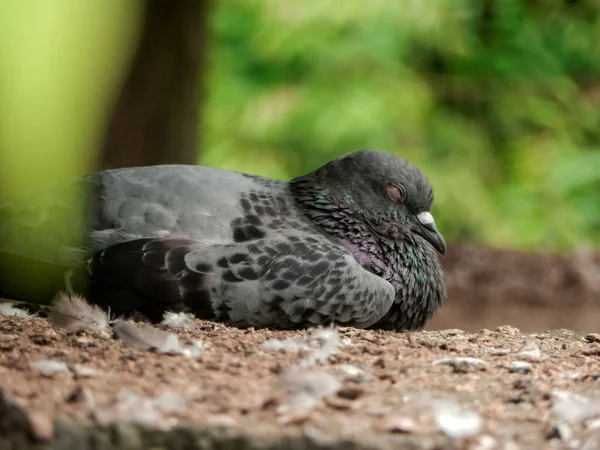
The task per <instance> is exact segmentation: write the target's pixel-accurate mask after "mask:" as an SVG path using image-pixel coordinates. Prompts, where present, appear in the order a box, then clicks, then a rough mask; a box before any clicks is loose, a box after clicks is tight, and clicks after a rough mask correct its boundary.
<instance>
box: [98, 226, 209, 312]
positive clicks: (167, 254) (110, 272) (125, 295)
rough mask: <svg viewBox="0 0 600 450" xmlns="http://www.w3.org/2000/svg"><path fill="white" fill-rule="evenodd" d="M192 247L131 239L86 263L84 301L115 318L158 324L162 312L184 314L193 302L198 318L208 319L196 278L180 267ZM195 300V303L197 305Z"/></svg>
mask: <svg viewBox="0 0 600 450" xmlns="http://www.w3.org/2000/svg"><path fill="white" fill-rule="evenodd" d="M198 245H199V244H198V243H197V242H196V241H193V240H189V239H151V238H147V239H146V238H144V239H136V240H133V241H128V242H123V243H120V244H117V245H113V246H112V247H109V248H107V249H105V250H102V251H100V252H98V253H96V254H95V255H94V256H93V258H92V259H91V260H90V263H89V273H90V278H91V281H90V294H89V295H90V300H91V301H92V302H93V303H96V304H99V305H101V306H103V307H105V308H110V309H111V311H113V312H114V313H115V314H125V315H126V314H129V313H132V312H138V313H141V314H143V315H144V316H146V317H147V318H149V319H150V320H152V321H153V322H160V321H161V320H162V318H163V314H164V313H165V311H172V312H189V311H190V308H189V307H188V306H187V305H186V300H187V301H189V300H190V299H193V300H195V301H194V302H193V303H194V305H195V308H194V310H193V312H194V313H195V314H196V316H197V317H199V318H205V319H209V318H214V314H213V310H212V308H211V305H210V304H209V303H207V302H206V301H198V300H199V297H200V296H201V292H202V288H203V280H202V276H201V275H200V274H198V273H195V272H192V271H190V270H189V269H186V267H185V255H186V254H187V253H189V252H190V251H191V248H192V246H198ZM200 300H201V299H200Z"/></svg>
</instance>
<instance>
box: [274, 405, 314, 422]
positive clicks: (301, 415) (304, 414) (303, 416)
mask: <svg viewBox="0 0 600 450" xmlns="http://www.w3.org/2000/svg"><path fill="white" fill-rule="evenodd" d="M310 419H311V413H310V411H309V410H306V409H305V410H297V411H292V412H289V413H287V414H283V415H282V416H280V417H279V418H278V419H277V423H278V424H279V425H302V424H303V423H306V422H308V421H309V420H310Z"/></svg>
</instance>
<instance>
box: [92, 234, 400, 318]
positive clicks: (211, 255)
mask: <svg viewBox="0 0 600 450" xmlns="http://www.w3.org/2000/svg"><path fill="white" fill-rule="evenodd" d="M90 273H91V277H92V280H93V282H94V283H105V285H106V286H110V285H114V286H115V287H116V286H119V288H120V290H121V291H123V289H122V288H129V289H130V290H131V295H137V296H140V295H141V296H143V297H144V300H143V301H140V302H139V303H138V305H139V310H140V311H141V312H142V313H146V314H148V315H150V316H151V315H152V310H153V307H156V310H157V311H163V310H165V309H167V310H172V311H186V310H189V311H192V312H194V313H195V314H196V315H197V316H199V317H203V318H207V319H209V318H216V319H219V320H226V321H230V322H232V323H235V324H238V325H248V326H272V325H277V326H279V327H282V328H297V327H302V326H308V325H318V324H325V323H331V322H335V323H340V324H344V325H349V326H355V327H361V328H363V327H368V326H369V325H372V324H373V323H375V322H376V321H377V320H378V319H380V318H381V317H382V316H383V315H384V314H385V313H386V312H387V311H388V310H389V308H390V307H391V305H392V303H393V301H394V296H395V291H394V288H393V287H392V286H391V284H389V283H388V282H387V281H385V280H383V279H382V278H379V277H377V276H375V275H373V274H371V273H369V272H367V271H365V270H364V269H362V268H361V267H360V265H359V264H358V263H357V262H356V260H354V258H353V257H352V256H351V255H350V254H349V253H347V252H346V251H345V249H343V248H342V247H340V246H338V245H337V244H335V243H333V242H331V241H329V240H328V239H326V238H324V237H320V236H315V235H307V234H304V233H298V232H294V233H287V234H285V233H282V234H280V235H277V236H274V237H268V238H263V239H258V240H254V241H249V242H244V243H237V244H226V245H212V246H207V245H205V244H201V243H197V242H196V241H193V240H189V239H138V240H135V241H129V242H125V243H122V244H117V245H115V246H112V247H109V248H108V249H106V250H104V251H101V252H99V253H97V254H96V255H95V256H94V257H93V258H92V260H91V262H90ZM100 291H101V290H96V292H100ZM94 301H98V299H94ZM100 303H102V302H100Z"/></svg>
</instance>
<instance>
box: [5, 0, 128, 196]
mask: <svg viewBox="0 0 600 450" xmlns="http://www.w3.org/2000/svg"><path fill="white" fill-rule="evenodd" d="M139 12H140V2H139V1H138V0H128V1H126V2H123V1H121V0H103V1H101V2H85V1H84V2H81V1H79V0H57V1H51V2H46V1H42V2H40V1H37V0H19V1H11V0H0V54H1V55H2V58H0V194H1V195H0V197H2V196H9V197H10V196H12V195H15V194H16V193H18V192H21V191H23V190H27V189H28V188H31V187H32V186H42V185H44V184H47V183H49V182H53V181H56V180H60V179H64V178H70V177H75V176H78V175H81V174H82V173H85V172H88V171H90V170H92V169H93V167H94V164H95V152H96V151H97V149H98V146H99V142H100V141H101V139H102V133H103V128H104V124H105V121H106V120H107V116H108V114H109V113H110V110H111V108H112V104H113V102H114V100H115V98H116V95H117V94H118V87H119V84H120V80H121V78H122V76H123V75H124V72H125V70H126V68H127V65H128V60H129V56H130V54H131V53H132V52H133V50H134V49H135V44H136V35H137V33H138V31H139V23H138V22H139ZM0 200H1V198H0Z"/></svg>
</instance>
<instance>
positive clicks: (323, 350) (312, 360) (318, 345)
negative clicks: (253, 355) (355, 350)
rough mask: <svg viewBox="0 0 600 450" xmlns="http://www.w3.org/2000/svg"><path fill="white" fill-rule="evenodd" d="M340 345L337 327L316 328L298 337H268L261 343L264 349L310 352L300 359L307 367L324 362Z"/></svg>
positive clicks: (302, 364) (301, 363) (303, 365)
mask: <svg viewBox="0 0 600 450" xmlns="http://www.w3.org/2000/svg"><path fill="white" fill-rule="evenodd" d="M340 345H341V342H340V334H339V332H338V330H337V328H334V327H329V328H317V329H314V330H312V331H311V332H310V334H308V335H305V336H303V337H301V338H299V339H294V338H286V339H268V340H266V341H265V342H263V343H262V345H261V347H262V348H263V349H265V350H296V351H308V352H310V353H309V354H308V356H307V357H306V358H304V359H303V360H302V361H300V365H301V366H302V367H309V366H312V365H315V364H317V363H326V362H328V360H329V357H330V356H332V355H333V354H335V352H336V350H337V348H338V347H339V346H340Z"/></svg>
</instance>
